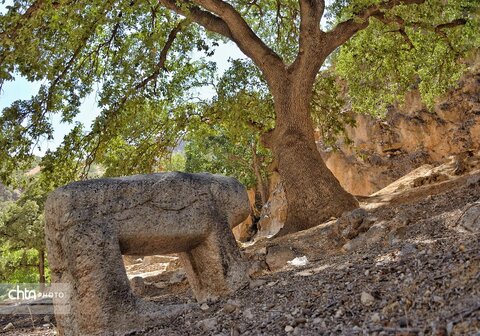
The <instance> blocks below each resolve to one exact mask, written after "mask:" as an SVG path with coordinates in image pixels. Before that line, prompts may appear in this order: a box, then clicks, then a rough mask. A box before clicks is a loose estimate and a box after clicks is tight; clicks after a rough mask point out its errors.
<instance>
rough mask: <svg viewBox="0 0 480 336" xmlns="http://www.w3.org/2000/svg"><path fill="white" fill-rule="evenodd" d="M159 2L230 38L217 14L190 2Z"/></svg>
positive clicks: (166, 0)
mask: <svg viewBox="0 0 480 336" xmlns="http://www.w3.org/2000/svg"><path fill="white" fill-rule="evenodd" d="M159 2H160V3H161V4H162V5H163V6H165V7H166V8H168V9H170V10H172V11H174V12H175V13H177V14H180V15H183V16H185V17H186V18H189V19H190V20H192V21H193V22H195V23H197V24H199V25H200V26H202V27H204V28H205V29H207V30H209V31H211V32H214V33H217V34H220V35H222V36H224V37H227V38H229V39H232V33H231V32H230V29H229V28H228V26H227V24H226V23H225V21H223V20H222V19H221V18H219V17H218V16H216V15H213V14H212V13H209V12H207V11H204V10H202V9H200V8H199V7H198V6H194V5H192V4H189V5H188V6H180V5H178V4H177V2H176V1H175V0H159Z"/></svg>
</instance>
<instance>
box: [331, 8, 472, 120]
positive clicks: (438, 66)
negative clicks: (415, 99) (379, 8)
mask: <svg viewBox="0 0 480 336" xmlns="http://www.w3.org/2000/svg"><path fill="white" fill-rule="evenodd" d="M479 9H480V5H479V3H478V2H477V1H476V0H447V1H442V2H439V1H433V0H432V1H427V3H426V4H424V5H422V6H417V9H416V10H412V8H410V7H408V8H406V7H404V8H402V7H399V8H397V9H395V10H393V11H391V12H390V13H387V14H386V15H385V17H386V18H387V19H389V18H390V19H391V20H392V23H390V24H387V25H386V24H384V23H383V22H381V21H380V20H378V19H371V23H370V25H369V27H368V28H367V29H365V30H363V31H361V32H359V33H358V34H357V35H356V36H355V38H353V39H351V40H350V41H349V42H347V43H346V44H345V45H344V46H342V48H341V49H340V52H339V53H338V54H337V55H336V57H335V58H334V67H335V73H336V74H338V75H339V76H340V77H341V78H342V79H343V80H345V81H346V83H347V86H348V96H349V97H350V101H351V104H352V108H353V109H354V110H355V111H357V112H362V113H370V114H380V115H381V114H384V113H385V112H386V108H387V107H388V106H389V105H391V104H393V103H395V102H402V101H403V98H404V96H405V93H406V92H408V91H410V90H413V89H418V90H419V92H420V94H421V96H422V99H423V101H425V102H426V103H427V104H428V105H429V106H432V104H433V103H434V101H435V98H436V97H438V96H439V95H441V94H443V93H445V92H446V91H447V90H448V89H449V88H451V87H452V86H455V84H456V82H457V81H458V79H459V78H460V76H461V75H462V73H463V72H464V71H465V70H466V69H467V64H466V63H465V59H466V58H468V57H469V55H470V54H471V53H472V52H475V51H476V50H478V48H479V47H480V18H479V15H478V14H479ZM399 18H400V19H399ZM467 19H468V20H467ZM400 20H402V21H403V22H404V24H403V25H399V23H398V21H400ZM463 20H465V21H463ZM402 21H400V22H402ZM452 22H453V23H454V24H452V25H451V26H448V27H447V26H442V24H445V23H452ZM455 22H456V23H455ZM403 26H404V27H403Z"/></svg>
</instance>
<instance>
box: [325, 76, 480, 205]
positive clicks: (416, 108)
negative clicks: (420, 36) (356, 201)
mask: <svg viewBox="0 0 480 336" xmlns="http://www.w3.org/2000/svg"><path fill="white" fill-rule="evenodd" d="M356 120H357V127H356V128H351V129H349V130H348V134H349V137H350V138H351V139H352V140H353V146H351V147H347V146H345V145H341V144H340V151H336V152H333V151H332V152H323V153H322V155H323V157H324V159H325V161H326V164H327V166H328V168H329V169H330V170H331V171H332V172H333V174H334V175H335V177H336V178H337V179H338V180H339V181H340V184H341V185H342V186H343V187H344V188H345V189H346V190H347V191H349V192H350V193H353V194H355V195H363V196H367V195H370V194H372V193H374V192H376V191H378V190H380V189H382V188H383V187H385V186H387V185H389V184H390V183H392V182H393V181H395V180H397V179H398V178H400V177H401V176H404V175H405V174H407V173H408V172H410V171H411V170H413V169H415V168H417V167H420V166H421V165H424V164H433V165H438V164H441V163H444V162H446V161H448V160H449V157H450V156H452V155H454V156H456V157H458V158H459V162H458V163H459V167H458V173H459V174H461V173H463V172H462V170H464V169H465V167H462V162H461V160H462V157H463V156H465V154H466V153H472V152H477V151H479V150H480V71H478V70H477V71H476V72H475V73H474V74H470V75H467V76H466V77H465V78H464V79H462V80H461V81H460V83H459V88H458V89H456V90H454V91H452V92H451V93H450V94H448V95H446V97H444V98H443V99H442V100H440V101H439V103H438V104H436V106H435V107H434V108H433V109H432V110H429V109H427V108H426V107H425V106H424V105H423V104H422V103H421V101H420V96H419V94H418V92H411V93H410V94H408V95H407V97H406V101H405V104H404V106H402V107H394V108H392V109H391V110H390V111H389V112H388V113H387V115H386V118H385V119H381V120H380V119H375V118H373V117H370V116H363V115H359V116H358V117H357V118H356ZM419 182H420V181H419Z"/></svg>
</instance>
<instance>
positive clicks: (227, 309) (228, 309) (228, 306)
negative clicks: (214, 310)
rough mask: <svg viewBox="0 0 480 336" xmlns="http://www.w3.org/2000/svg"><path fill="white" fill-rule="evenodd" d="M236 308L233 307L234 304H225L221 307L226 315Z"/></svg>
mask: <svg viewBox="0 0 480 336" xmlns="http://www.w3.org/2000/svg"><path fill="white" fill-rule="evenodd" d="M237 308H238V307H237V306H236V305H234V304H231V303H227V304H225V306H223V311H224V312H225V313H227V314H231V313H233V312H234V311H235V310H237Z"/></svg>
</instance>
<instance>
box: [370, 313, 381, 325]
mask: <svg viewBox="0 0 480 336" xmlns="http://www.w3.org/2000/svg"><path fill="white" fill-rule="evenodd" d="M370 319H371V320H372V322H375V323H377V322H380V314H379V313H373V314H372V316H371V317H370Z"/></svg>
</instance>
